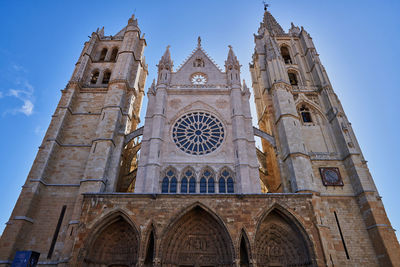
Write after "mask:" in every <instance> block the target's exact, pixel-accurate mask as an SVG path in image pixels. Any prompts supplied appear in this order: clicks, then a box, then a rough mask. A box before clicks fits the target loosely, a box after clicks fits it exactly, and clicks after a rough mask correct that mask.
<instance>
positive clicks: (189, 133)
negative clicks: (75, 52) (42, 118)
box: [0, 10, 400, 267]
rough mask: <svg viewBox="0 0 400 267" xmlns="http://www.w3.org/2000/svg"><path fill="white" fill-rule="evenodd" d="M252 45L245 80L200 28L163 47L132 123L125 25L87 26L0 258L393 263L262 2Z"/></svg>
mask: <svg viewBox="0 0 400 267" xmlns="http://www.w3.org/2000/svg"><path fill="white" fill-rule="evenodd" d="M254 41H255V49H254V54H253V58H252V62H251V63H250V71H251V77H252V86H251V87H250V88H252V90H251V89H249V87H248V86H247V85H246V83H245V82H244V81H242V80H241V77H240V74H241V73H240V69H241V65H240V63H239V61H238V59H237V58H236V56H235V53H234V51H233V49H232V47H229V50H228V51H227V57H226V61H225V66H224V67H225V68H224V69H221V68H219V67H218V66H217V65H216V64H215V63H214V61H213V60H212V58H211V57H210V56H209V55H208V54H207V53H206V52H205V50H204V49H203V47H202V43H201V39H200V37H199V39H198V41H197V45H194V46H195V47H194V50H193V52H192V53H191V55H190V56H189V57H188V59H187V60H185V62H183V63H182V64H181V66H180V67H178V68H174V64H173V61H172V58H171V52H170V49H169V47H167V49H166V51H165V52H164V54H163V56H162V57H161V59H160V61H159V64H158V65H157V67H158V75H157V79H156V80H154V81H153V82H152V84H151V86H150V87H149V89H148V90H147V92H146V95H147V97H148V105H147V110H146V115H145V118H143V119H142V120H144V126H143V127H139V126H138V125H139V123H140V118H139V114H140V110H141V106H142V100H143V97H144V95H145V89H144V88H145V82H146V78H147V74H148V68H147V65H146V62H145V58H144V48H145V47H146V40H145V39H144V37H143V35H142V33H141V31H140V29H139V26H138V22H137V20H136V19H135V18H134V17H132V18H130V19H129V21H128V24H127V26H126V27H124V28H123V29H122V30H121V31H120V32H118V33H117V34H116V35H114V36H105V35H104V29H100V30H99V29H98V30H97V31H96V32H94V33H93V34H92V36H91V38H90V40H89V41H88V42H86V43H85V45H84V48H83V51H82V53H81V55H80V57H79V60H78V62H77V64H76V67H75V70H74V72H73V75H72V78H71V80H70V81H69V82H68V84H67V86H66V88H65V89H64V90H62V96H61V100H60V102H59V104H58V106H57V108H56V111H55V113H54V115H53V117H52V121H51V123H50V126H49V128H48V130H47V132H46V135H45V137H44V139H43V142H42V144H41V146H40V147H39V151H38V154H37V156H36V159H35V161H34V163H33V166H32V169H31V171H30V173H29V175H28V178H27V180H26V183H25V184H24V186H23V188H22V192H21V194H20V197H19V199H18V202H17V204H16V206H15V208H14V210H13V212H12V214H11V217H10V219H9V221H8V222H7V226H6V228H5V230H4V233H3V235H2V237H1V240H0V266H10V265H11V264H13V266H31V265H18V264H22V263H21V262H23V260H25V259H30V260H31V261H32V262H38V265H43V266H99V267H100V266H101V267H103V266H104V267H106V266H107V267H128V266H168V267H173V266H174V267H178V266H185V267H189V266H193V267H200V266H207V267H210V266H220V267H228V266H247V267H250V266H252V267H257V266H259V267H267V266H275V267H278V266H280V267H289V266H303V267H305V266H320V267H322V266H330V267H334V266H365V267H367V266H371V267H372V266H383V267H386V266H400V247H399V243H398V241H397V239H396V236H395V234H394V230H393V229H392V227H391V224H390V222H389V220H388V218H387V216H386V213H385V210H384V207H383V204H382V201H381V197H380V196H379V194H378V192H377V189H376V187H375V184H374V181H373V179H372V177H371V175H370V173H369V170H368V167H367V164H366V161H365V159H364V158H363V155H362V152H361V150H360V147H359V145H358V143H357V139H356V137H355V135H354V133H353V130H352V127H351V124H350V123H349V121H348V120H347V117H346V114H345V113H344V110H343V108H342V106H341V104H340V101H339V99H338V97H337V96H336V94H335V92H334V91H333V88H332V86H331V83H330V81H329V78H328V75H327V73H326V71H325V69H324V67H323V65H322V64H321V62H320V60H319V57H318V53H317V52H316V49H315V47H314V44H313V41H312V38H311V37H310V35H309V34H308V33H307V31H306V30H305V29H303V28H299V27H297V26H295V25H293V24H292V27H291V28H290V29H289V31H288V32H285V31H284V30H283V29H282V28H281V26H280V25H279V24H278V23H277V21H276V20H275V19H274V17H273V16H272V15H271V14H270V12H269V11H267V10H266V11H265V13H264V18H263V21H262V22H261V24H260V27H259V29H258V32H257V34H255V35H254ZM249 49H250V48H249ZM251 91H252V92H251ZM251 93H253V94H254V99H255V105H256V110H257V118H258V122H259V125H258V127H254V126H253V125H252V117H251V113H250V101H249V99H250V94H251ZM254 136H257V137H259V138H260V139H261V140H262V150H261V149H258V148H256V146H255V138H254ZM39 253H40V256H39ZM35 256H37V257H35Z"/></svg>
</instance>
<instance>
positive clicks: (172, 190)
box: [169, 177, 178, 193]
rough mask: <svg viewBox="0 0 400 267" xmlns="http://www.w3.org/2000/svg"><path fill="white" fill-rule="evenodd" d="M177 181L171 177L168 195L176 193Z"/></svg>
mask: <svg viewBox="0 0 400 267" xmlns="http://www.w3.org/2000/svg"><path fill="white" fill-rule="evenodd" d="M177 183H178V181H177V180H176V178H175V177H172V179H171V185H170V187H169V192H170V193H176V187H177Z"/></svg>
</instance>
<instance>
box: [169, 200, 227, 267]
mask: <svg viewBox="0 0 400 267" xmlns="http://www.w3.org/2000/svg"><path fill="white" fill-rule="evenodd" d="M233 254H234V253H233V245H232V241H231V238H230V236H229V234H228V232H227V230H226V229H225V227H224V225H223V224H222V223H221V222H220V221H219V220H218V219H216V218H215V217H214V216H212V215H211V214H210V213H209V212H207V211H206V210H204V209H203V208H201V207H199V206H196V207H194V208H193V209H191V210H190V211H189V212H187V213H186V214H184V215H183V216H181V217H180V218H179V219H178V221H176V222H175V223H174V224H173V225H172V226H171V227H169V229H168V232H167V233H166V235H165V237H164V239H163V246H162V265H163V266H185V267H189V266H194V267H200V266H221V267H228V266H233V262H234V261H233V258H234V257H233Z"/></svg>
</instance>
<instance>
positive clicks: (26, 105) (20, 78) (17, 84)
mask: <svg viewBox="0 0 400 267" xmlns="http://www.w3.org/2000/svg"><path fill="white" fill-rule="evenodd" d="M11 68H12V72H13V75H14V77H16V78H15V80H14V81H13V85H12V87H13V88H9V89H8V91H7V92H6V93H2V92H0V98H2V97H13V98H16V99H18V100H20V101H21V102H22V103H21V105H20V106H19V107H15V108H12V109H8V110H6V111H4V112H3V115H7V114H13V115H14V114H18V113H22V114H25V115H26V116H30V115H32V113H33V110H34V107H35V105H34V100H35V99H34V91H35V88H34V87H33V85H32V84H30V83H29V81H28V80H27V79H26V78H25V75H23V74H24V73H26V72H27V71H26V69H25V68H24V67H22V66H20V65H18V64H15V63H13V64H11Z"/></svg>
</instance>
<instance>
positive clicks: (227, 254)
mask: <svg viewBox="0 0 400 267" xmlns="http://www.w3.org/2000/svg"><path fill="white" fill-rule="evenodd" d="M190 198H191V196H183V197H182V200H183V201H182V202H183V203H185V202H187V200H188V199H190ZM228 198H229V197H228ZM233 199H237V198H235V197H233ZM166 200H167V201H166ZM210 200H211V202H214V204H212V205H210V206H214V207H212V208H211V209H209V208H208V207H207V206H206V205H203V204H200V203H197V204H193V205H189V206H186V207H184V206H183V205H179V206H180V207H179V208H181V207H183V209H182V208H181V209H180V212H178V213H174V214H172V212H171V213H169V214H171V215H169V216H165V214H168V212H167V211H166V212H165V213H162V212H161V210H163V209H164V210H171V208H173V207H171V204H173V202H174V203H175V205H177V206H178V203H177V202H176V201H174V200H172V199H171V198H168V197H166V199H164V200H163V202H158V201H157V200H150V201H149V202H148V203H144V202H146V201H144V202H143V201H136V203H135V204H136V205H137V212H139V213H140V212H142V213H143V216H133V217H132V216H120V215H118V216H113V218H114V219H111V220H110V221H109V222H107V221H108V219H107V218H108V217H109V216H108V215H107V216H105V217H104V218H105V219H98V218H97V217H98V216H95V214H96V210H93V209H91V211H90V212H89V213H87V214H91V216H87V217H86V218H88V217H92V219H93V223H92V224H93V225H97V223H96V222H95V221H96V220H100V221H101V222H105V223H102V225H103V226H101V227H98V226H96V227H95V226H94V227H93V229H91V230H89V229H82V235H83V236H84V235H85V234H86V233H91V234H88V235H87V236H86V238H84V239H85V240H90V242H89V241H84V243H82V244H84V245H83V246H82V247H83V249H81V250H80V251H79V253H78V254H79V255H80V257H78V259H77V265H78V266H99V267H100V266H101V267H103V266H110V267H111V266H112V267H117V266H118V267H125V266H168V267H173V266H176V267H177V266H187V267H189V266H196V267H197V266H221V267H222V266H224V267H225V266H226V267H228V266H265V267H266V266H282V267H283V266H317V264H316V256H315V254H314V250H315V248H314V245H313V244H312V242H311V241H310V238H309V237H308V235H309V234H307V232H310V231H307V232H306V231H305V230H304V229H305V228H303V224H301V223H300V222H298V221H297V220H296V219H295V218H294V217H293V216H291V215H290V213H289V212H286V211H283V210H284V208H282V207H281V206H279V205H278V206H277V207H275V208H274V207H273V206H272V207H270V208H269V209H268V208H266V207H265V209H258V211H257V212H252V211H250V210H248V211H246V210H244V211H243V214H233V212H232V210H228V209H225V211H223V208H222V207H223V206H226V204H227V202H226V201H224V200H221V201H220V202H225V203H220V204H221V205H222V206H221V207H220V208H219V207H217V206H218V205H217V206H216V205H215V204H216V203H215V202H217V201H218V200H217V199H216V198H215V199H212V198H210V197H208V198H207V201H210ZM264 200H265V197H264ZM151 202H158V203H159V204H161V203H164V204H163V205H161V206H162V207H159V211H160V213H161V214H158V215H151V214H146V211H145V209H146V208H148V209H149V210H152V211H154V210H153V207H152V205H151V204H150V203H151ZM169 202H170V203H169ZM229 202H231V204H234V205H236V206H237V205H241V201H237V202H236V203H232V199H230V200H229ZM247 202H249V203H248V205H249V207H250V206H256V203H257V202H258V203H260V202H259V201H257V200H254V199H251V198H250V199H249V201H247ZM104 203H107V202H103V204H104ZM118 204H119V205H120V203H118ZM102 206H103V205H102ZM107 206H109V205H107V204H106V205H105V207H107ZM112 206H113V205H111V207H112ZM122 206H123V205H122ZM258 206H260V205H258ZM261 206H262V205H261ZM214 209H216V210H218V212H215V213H214V211H213V210H214ZM102 210H103V211H104V210H107V209H102ZM175 210H176V209H174V211H175ZM254 211H255V210H254ZM86 212H88V210H86V211H84V214H85V213H86ZM116 213H117V214H118V213H119V212H116ZM111 214H113V212H111ZM132 214H136V211H133V212H132ZM263 214H264V215H263ZM286 214H289V215H286ZM306 216H307V215H306ZM100 217H101V216H100ZM82 218H83V217H82ZM142 222H144V223H146V222H147V225H148V226H147V227H146V226H144V225H143V224H142ZM149 225H150V226H149ZM309 227H310V226H308V228H309ZM97 228H98V229H97ZM311 228H312V227H311ZM136 229H140V230H136ZM78 236H79V235H78ZM317 243H318V242H317ZM78 244H79V242H78ZM78 247H79V245H78Z"/></svg>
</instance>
